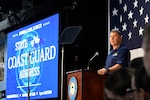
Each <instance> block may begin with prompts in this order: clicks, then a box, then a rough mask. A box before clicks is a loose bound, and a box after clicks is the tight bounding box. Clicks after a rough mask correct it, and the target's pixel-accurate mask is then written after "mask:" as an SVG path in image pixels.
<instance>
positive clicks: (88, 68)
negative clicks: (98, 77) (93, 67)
mask: <svg viewBox="0 0 150 100" xmlns="http://www.w3.org/2000/svg"><path fill="white" fill-rule="evenodd" d="M90 62H91V61H90V60H89V61H88V65H87V68H86V70H90Z"/></svg>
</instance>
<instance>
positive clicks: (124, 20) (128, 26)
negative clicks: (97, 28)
mask: <svg viewBox="0 0 150 100" xmlns="http://www.w3.org/2000/svg"><path fill="white" fill-rule="evenodd" d="M149 17H150V0H110V28H111V29H116V30H119V31H121V32H122V34H123V44H125V45H126V46H127V47H129V49H130V50H132V49H137V48H141V45H142V39H143V30H144V26H145V25H146V24H147V23H149V20H150V19H149Z"/></svg>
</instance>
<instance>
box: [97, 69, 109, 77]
mask: <svg viewBox="0 0 150 100" xmlns="http://www.w3.org/2000/svg"><path fill="white" fill-rule="evenodd" d="M97 73H98V74H99V75H105V74H106V73H107V69H106V68H102V69H99V70H98V71H97Z"/></svg>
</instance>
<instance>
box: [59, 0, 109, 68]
mask: <svg viewBox="0 0 150 100" xmlns="http://www.w3.org/2000/svg"><path fill="white" fill-rule="evenodd" d="M75 2H77V5H76V7H75V8H74V9H73V10H63V11H62V20H61V23H62V28H61V29H64V28H65V27H67V26H74V25H75V26H76V25H82V26H83V29H82V31H81V32H80V33H79V35H78V37H77V39H76V40H75V42H74V43H73V44H69V45H65V68H66V71H69V70H74V69H80V68H83V69H84V68H86V67H87V64H88V60H89V59H90V58H91V57H92V56H93V55H94V53H95V52H96V51H98V52H99V56H98V57H97V58H95V59H94V60H93V61H92V62H91V63H90V67H91V69H93V70H97V69H99V68H100V67H102V66H103V65H104V63H105V59H106V55H107V49H108V48H107V44H108V42H107V41H108V40H107V37H108V36H107V33H108V32H107V28H108V27H107V0H106V1H104V3H103V4H99V2H98V1H95V2H91V1H86V2H84V1H83V0H82V1H81V0H78V1H77V0H76V1H75ZM103 5H105V6H103ZM76 57H78V59H76ZM76 60H78V61H76Z"/></svg>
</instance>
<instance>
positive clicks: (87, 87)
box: [66, 69, 108, 100]
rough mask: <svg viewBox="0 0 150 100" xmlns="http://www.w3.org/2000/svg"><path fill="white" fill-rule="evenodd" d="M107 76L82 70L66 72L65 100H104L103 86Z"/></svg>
mask: <svg viewBox="0 0 150 100" xmlns="http://www.w3.org/2000/svg"><path fill="white" fill-rule="evenodd" d="M107 76H108V75H98V74H97V72H96V71H91V70H82V69H81V70H75V71H70V72H67V73H66V77H67V100H104V88H103V86H104V81H105V79H106V78H107ZM72 79H74V80H76V81H73V80H72Z"/></svg>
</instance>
